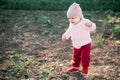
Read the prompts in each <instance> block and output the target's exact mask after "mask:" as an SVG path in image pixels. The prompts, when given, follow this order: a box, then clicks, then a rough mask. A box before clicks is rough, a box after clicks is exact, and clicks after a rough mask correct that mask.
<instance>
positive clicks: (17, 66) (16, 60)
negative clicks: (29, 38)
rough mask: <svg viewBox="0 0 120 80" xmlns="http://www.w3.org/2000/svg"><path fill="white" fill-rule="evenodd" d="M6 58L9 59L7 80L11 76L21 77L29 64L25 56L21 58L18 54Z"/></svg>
mask: <svg viewBox="0 0 120 80" xmlns="http://www.w3.org/2000/svg"><path fill="white" fill-rule="evenodd" d="M8 58H9V59H10V63H11V67H10V68H9V73H8V74H7V75H6V78H7V79H8V78H9V79H10V78H11V77H13V76H18V75H21V73H22V72H24V71H25V67H26V66H27V65H28V63H29V61H28V59H27V56H25V55H24V56H22V55H20V54H19V53H14V54H12V55H9V56H8Z"/></svg>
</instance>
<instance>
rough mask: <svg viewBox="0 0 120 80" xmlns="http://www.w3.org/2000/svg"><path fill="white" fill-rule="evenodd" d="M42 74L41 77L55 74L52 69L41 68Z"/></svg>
mask: <svg viewBox="0 0 120 80" xmlns="http://www.w3.org/2000/svg"><path fill="white" fill-rule="evenodd" d="M40 75H41V77H47V76H51V75H53V72H52V70H49V69H46V68H43V69H41V70H40Z"/></svg>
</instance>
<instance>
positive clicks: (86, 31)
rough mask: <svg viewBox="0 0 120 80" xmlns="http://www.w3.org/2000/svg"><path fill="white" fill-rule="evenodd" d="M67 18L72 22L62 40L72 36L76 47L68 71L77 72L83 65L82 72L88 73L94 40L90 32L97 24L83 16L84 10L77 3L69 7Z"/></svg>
mask: <svg viewBox="0 0 120 80" xmlns="http://www.w3.org/2000/svg"><path fill="white" fill-rule="evenodd" d="M67 18H68V19H69V22H70V24H69V27H68V29H67V30H66V32H65V33H64V34H63V35H62V41H66V40H68V39H69V38H70V37H71V40H72V44H73V47H74V49H73V63H72V67H71V68H69V69H68V70H67V71H68V72H77V71H79V67H80V65H81V66H82V73H83V74H87V73H88V67H89V63H90V49H91V42H92V40H91V37H90V32H91V31H94V30H95V29H96V25H95V24H94V23H93V22H91V21H90V20H89V19H85V18H84V17H83V14H82V10H81V8H80V6H79V4H77V3H73V4H72V5H71V6H70V7H69V9H68V11H67Z"/></svg>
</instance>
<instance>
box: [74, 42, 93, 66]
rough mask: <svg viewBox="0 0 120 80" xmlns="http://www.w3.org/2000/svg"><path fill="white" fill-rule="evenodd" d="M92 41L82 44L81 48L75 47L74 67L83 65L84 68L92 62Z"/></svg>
mask: <svg viewBox="0 0 120 80" xmlns="http://www.w3.org/2000/svg"><path fill="white" fill-rule="evenodd" d="M90 49H91V43H89V44H87V45H84V46H82V47H81V48H80V49H76V48H74V53H73V64H72V66H73V67H74V68H79V67H80V65H82V66H83V67H84V68H87V67H89V63H90Z"/></svg>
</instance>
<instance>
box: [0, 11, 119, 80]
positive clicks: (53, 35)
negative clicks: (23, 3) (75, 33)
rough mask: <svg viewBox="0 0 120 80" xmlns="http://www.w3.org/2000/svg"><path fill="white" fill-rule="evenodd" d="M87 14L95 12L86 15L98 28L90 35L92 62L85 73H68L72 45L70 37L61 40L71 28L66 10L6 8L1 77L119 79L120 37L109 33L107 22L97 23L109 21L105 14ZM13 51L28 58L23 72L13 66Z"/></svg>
mask: <svg viewBox="0 0 120 80" xmlns="http://www.w3.org/2000/svg"><path fill="white" fill-rule="evenodd" d="M87 13H89V14H90V15H92V16H90V15H89V14H86V16H87V17H88V18H90V19H92V20H93V22H94V21H95V23H96V25H97V29H96V32H95V33H92V34H91V36H92V39H93V43H92V49H91V63H90V67H89V74H88V75H86V76H85V75H82V74H81V73H80V72H77V73H67V72H66V69H67V68H68V67H71V63H72V44H71V40H68V41H66V42H62V41H61V35H62V34H63V33H64V32H65V30H66V29H67V27H68V20H67V18H66V12H65V11H23V10H19V11H14V10H6V11H3V13H1V15H2V17H1V22H0V80H28V79H29V80H120V62H119V61H120V42H119V40H120V38H118V37H114V36H112V35H111V34H109V33H107V31H109V29H108V28H106V26H109V25H108V24H106V23H104V21H103V22H97V20H99V19H101V20H106V14H103V13H102V14H101V13H97V12H96V13H95V12H87ZM4 16H6V17H5V18H3V17H4ZM111 36H112V37H111ZM14 54H19V57H20V59H21V58H22V59H23V58H25V59H26V61H25V64H26V65H25V66H24V67H23V68H22V69H24V70H23V71H21V72H19V71H20V70H19V71H16V70H15V69H17V68H18V67H14V68H12V67H11V66H13V65H14V64H11V58H10V57H9V56H12V55H14ZM15 60H18V59H15ZM17 63H19V61H18V62H16V61H15V65H17ZM15 65H14V66H15ZM20 66H22V65H20ZM11 69H12V71H14V73H12V72H11Z"/></svg>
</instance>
